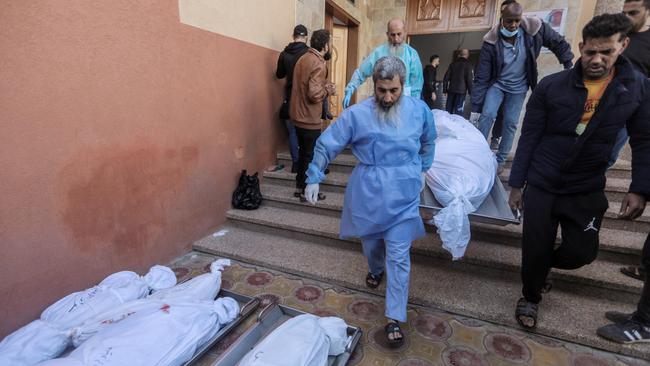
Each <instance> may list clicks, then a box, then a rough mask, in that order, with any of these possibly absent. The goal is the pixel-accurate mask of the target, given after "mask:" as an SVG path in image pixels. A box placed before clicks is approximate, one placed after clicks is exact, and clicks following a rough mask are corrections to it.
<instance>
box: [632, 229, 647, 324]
mask: <svg viewBox="0 0 650 366" xmlns="http://www.w3.org/2000/svg"><path fill="white" fill-rule="evenodd" d="M641 265H642V266H643V267H645V268H646V269H647V268H650V234H648V237H647V238H646V240H645V244H643V252H642V254H641ZM634 319H635V320H636V321H638V322H639V323H641V324H644V325H646V326H650V274H649V273H648V272H647V271H646V277H645V281H644V282H643V291H642V292H641V299H640V300H639V305H638V307H637V309H636V314H635V315H634Z"/></svg>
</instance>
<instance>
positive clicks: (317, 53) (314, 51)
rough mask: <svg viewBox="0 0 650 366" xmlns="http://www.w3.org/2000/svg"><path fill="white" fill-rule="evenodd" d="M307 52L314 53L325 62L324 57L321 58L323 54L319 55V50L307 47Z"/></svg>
mask: <svg viewBox="0 0 650 366" xmlns="http://www.w3.org/2000/svg"><path fill="white" fill-rule="evenodd" d="M307 52H311V53H313V54H314V55H316V56H317V57H318V59H319V60H321V61H323V62H325V59H324V58H323V55H321V54H320V52H318V50H317V49H315V48H311V47H309V50H307Z"/></svg>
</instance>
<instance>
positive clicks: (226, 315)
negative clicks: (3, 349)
mask: <svg viewBox="0 0 650 366" xmlns="http://www.w3.org/2000/svg"><path fill="white" fill-rule="evenodd" d="M140 302H141V303H143V304H144V303H147V304H148V305H151V304H154V305H155V311H149V308H147V309H148V310H147V311H137V312H136V313H134V314H131V315H130V316H128V317H127V318H126V319H123V320H122V321H119V322H116V323H113V324H110V325H109V326H107V327H104V328H102V329H101V330H100V331H99V332H98V333H97V334H96V335H95V336H93V337H92V338H90V339H88V340H87V341H86V342H84V343H83V344H82V345H81V346H79V348H77V349H75V350H74V351H72V353H70V355H68V357H66V358H64V359H60V360H56V361H55V360H52V361H50V363H44V364H43V366H45V365H50V366H53V365H57V366H67V365H70V366H79V365H84V366H94V365H102V366H123V365H138V366H154V365H158V366H162V365H165V366H177V365H181V364H183V363H184V362H187V361H188V360H189V359H190V358H191V357H192V355H193V354H194V353H195V352H196V349H197V348H198V347H200V346H201V345H203V344H204V343H205V342H207V341H208V340H209V339H210V338H211V337H213V336H214V335H215V334H216V333H217V332H218V331H219V329H220V328H222V327H223V326H224V325H225V324H227V323H229V322H231V321H232V320H233V319H235V317H237V314H238V312H239V304H237V301H235V300H234V299H231V298H228V297H224V298H219V299H217V300H215V301H179V300H176V301H164V300H152V299H147V300H142V301H140ZM68 361H69V362H68ZM52 362H57V363H52ZM66 362H68V363H66Z"/></svg>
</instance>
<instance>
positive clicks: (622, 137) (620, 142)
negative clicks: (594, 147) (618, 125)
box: [607, 127, 629, 169]
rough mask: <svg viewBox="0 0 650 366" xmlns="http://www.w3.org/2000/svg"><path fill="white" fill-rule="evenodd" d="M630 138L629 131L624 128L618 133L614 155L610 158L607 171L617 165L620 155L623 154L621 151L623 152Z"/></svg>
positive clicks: (613, 149)
mask: <svg viewBox="0 0 650 366" xmlns="http://www.w3.org/2000/svg"><path fill="white" fill-rule="evenodd" d="M628 137H629V136H628V135H627V129H626V128H625V127H623V128H622V129H621V130H620V131H618V135H616V142H615V143H614V148H612V155H610V157H609V162H608V163H607V169H609V168H611V167H612V165H614V163H616V160H618V154H620V153H621V150H623V146H625V144H626V143H627V138H628Z"/></svg>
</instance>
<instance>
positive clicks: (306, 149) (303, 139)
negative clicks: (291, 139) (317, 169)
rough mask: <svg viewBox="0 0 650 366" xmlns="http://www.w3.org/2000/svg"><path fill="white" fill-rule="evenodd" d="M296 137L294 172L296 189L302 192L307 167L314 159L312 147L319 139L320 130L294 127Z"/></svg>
mask: <svg viewBox="0 0 650 366" xmlns="http://www.w3.org/2000/svg"><path fill="white" fill-rule="evenodd" d="M296 135H298V170H297V172H296V188H298V189H301V190H304V189H305V187H306V186H307V184H306V183H305V180H306V179H307V175H306V174H305V172H307V167H308V166H309V163H311V160H312V159H313V158H314V146H316V140H318V137H320V129H318V130H307V129H304V128H300V127H298V126H296Z"/></svg>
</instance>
